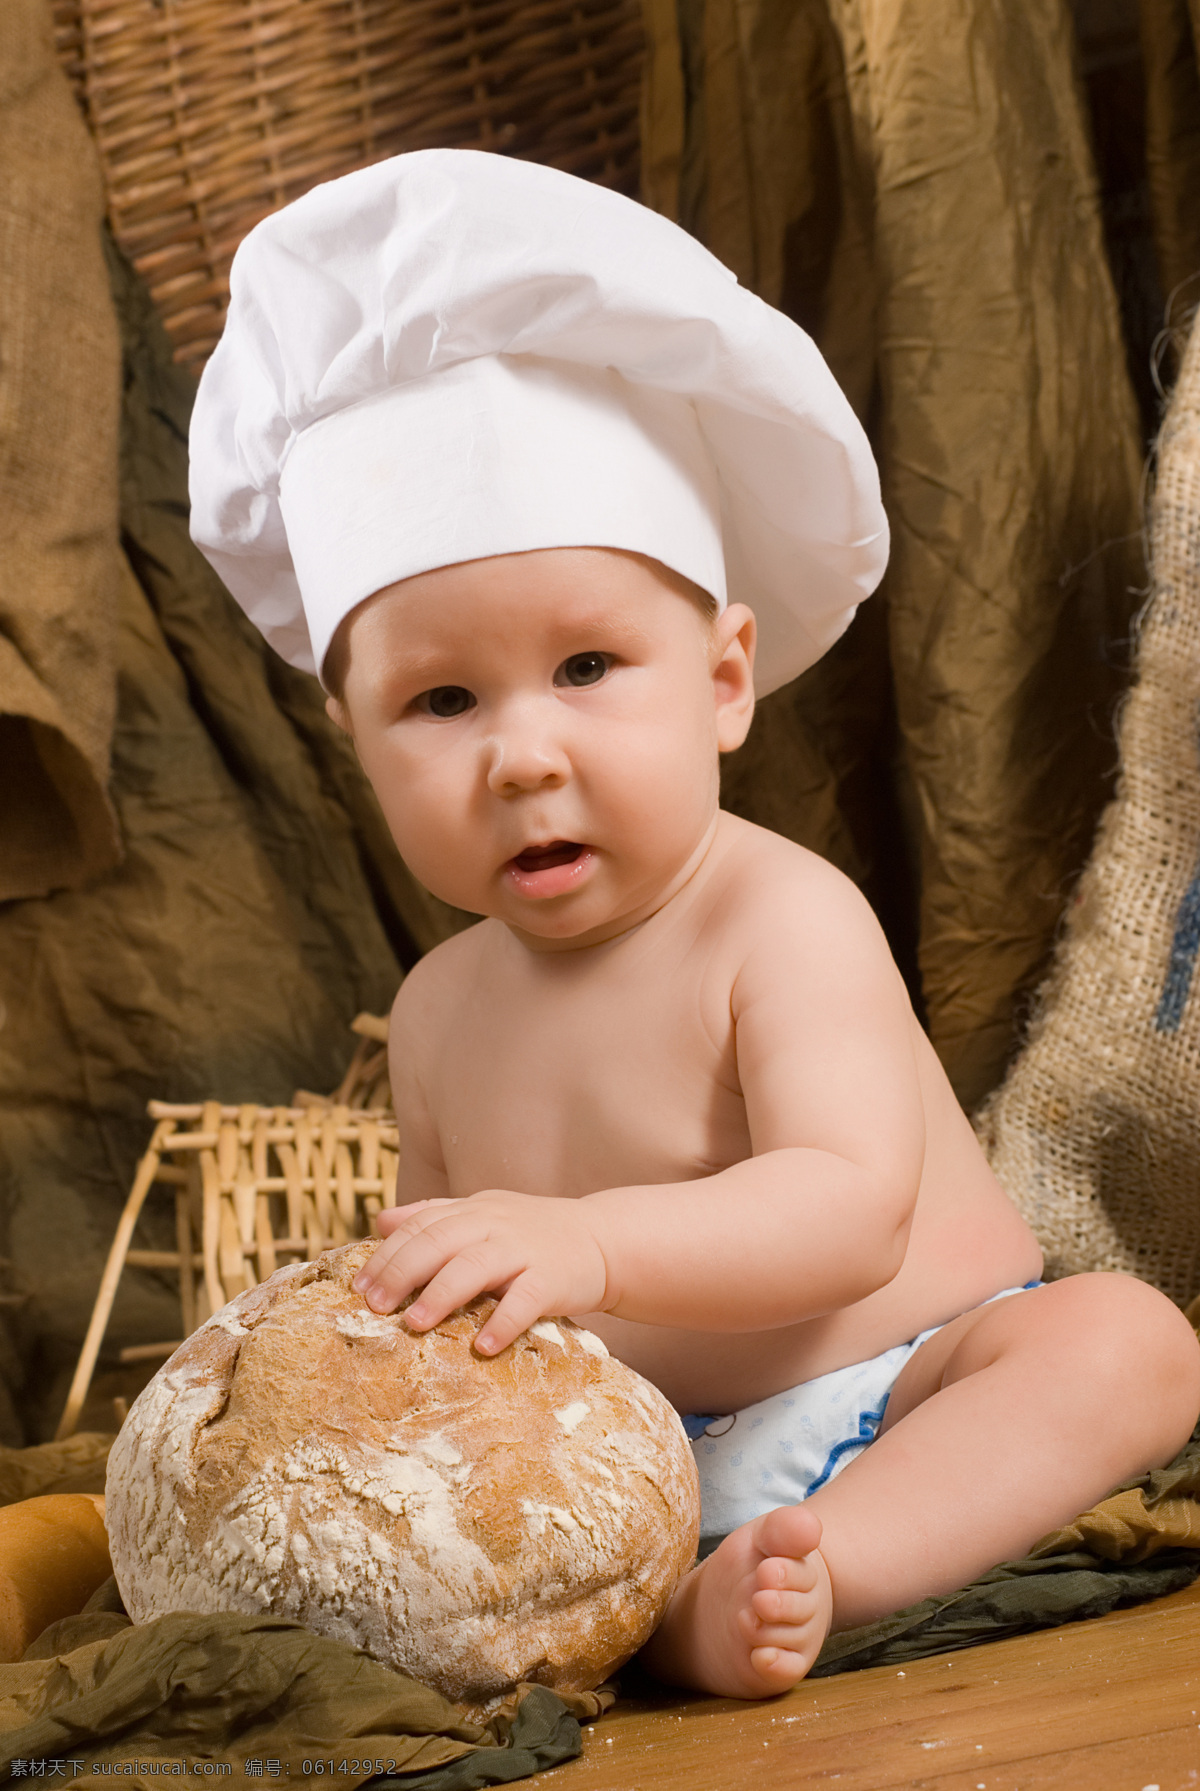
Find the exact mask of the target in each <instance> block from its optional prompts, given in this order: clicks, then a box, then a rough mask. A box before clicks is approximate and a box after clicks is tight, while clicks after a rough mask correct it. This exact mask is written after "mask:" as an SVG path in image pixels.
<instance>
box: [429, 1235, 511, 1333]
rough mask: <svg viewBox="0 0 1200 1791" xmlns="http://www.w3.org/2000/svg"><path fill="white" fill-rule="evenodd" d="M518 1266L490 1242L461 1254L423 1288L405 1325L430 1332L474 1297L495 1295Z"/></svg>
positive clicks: (480, 1244)
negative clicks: (485, 1294)
mask: <svg viewBox="0 0 1200 1791" xmlns="http://www.w3.org/2000/svg"><path fill="white" fill-rule="evenodd" d="M518 1266H519V1265H517V1264H514V1263H513V1261H512V1260H511V1257H510V1256H509V1255H508V1253H507V1252H501V1250H500V1249H499V1248H498V1247H497V1246H496V1245H495V1244H494V1243H491V1242H483V1243H478V1244H472V1245H470V1246H468V1247H467V1248H465V1249H463V1250H460V1251H459V1252H458V1253H457V1254H456V1255H455V1256H453V1257H451V1259H450V1261H449V1262H447V1263H445V1264H444V1266H443V1267H442V1268H441V1269H439V1271H438V1273H437V1274H436V1275H434V1276H433V1278H432V1280H430V1281H429V1282H427V1284H426V1285H425V1286H424V1287H423V1288H422V1290H421V1297H420V1298H419V1299H418V1300H415V1301H414V1302H413V1304H412V1305H411V1306H410V1307H409V1308H408V1310H407V1311H406V1312H405V1314H404V1319H405V1323H406V1324H408V1325H411V1327H412V1329H413V1330H414V1331H428V1330H432V1328H433V1326H434V1325H436V1324H440V1323H441V1321H442V1319H444V1318H447V1317H449V1315H450V1313H452V1312H456V1311H457V1310H458V1308H459V1307H460V1306H465V1305H466V1304H467V1302H468V1301H469V1300H473V1299H474V1298H475V1297H476V1295H477V1294H482V1293H495V1292H497V1291H498V1290H499V1289H500V1288H502V1287H504V1286H506V1285H507V1283H508V1282H509V1281H510V1280H511V1279H512V1276H513V1274H514V1273H515V1272H516V1268H517V1267H518ZM513 1335H514V1336H515V1335H516V1333H515V1332H514V1333H513Z"/></svg>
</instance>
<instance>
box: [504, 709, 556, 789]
mask: <svg viewBox="0 0 1200 1791" xmlns="http://www.w3.org/2000/svg"><path fill="white" fill-rule="evenodd" d="M553 723H554V718H553V717H551V716H544V715H541V714H539V713H538V712H537V708H535V707H531V708H530V709H524V710H522V711H521V712H519V713H517V714H510V715H509V716H507V717H505V721H504V724H503V725H502V726H500V727H498V728H497V729H496V731H495V733H494V734H493V735H492V736H491V738H490V739H489V742H488V747H489V758H488V788H489V789H490V790H491V791H492V794H493V795H496V796H506V795H516V794H521V793H523V792H525V791H528V790H542V789H553V788H555V787H556V786H557V785H559V784H563V783H565V782H566V780H567V778H568V777H569V776H570V770H571V766H570V759H569V758H568V756H567V753H566V750H565V746H564V743H563V741H562V739H561V736H560V734H559V731H558V729H557V728H555V726H554V725H553Z"/></svg>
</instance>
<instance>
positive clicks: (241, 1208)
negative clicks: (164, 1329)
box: [57, 1046, 399, 1437]
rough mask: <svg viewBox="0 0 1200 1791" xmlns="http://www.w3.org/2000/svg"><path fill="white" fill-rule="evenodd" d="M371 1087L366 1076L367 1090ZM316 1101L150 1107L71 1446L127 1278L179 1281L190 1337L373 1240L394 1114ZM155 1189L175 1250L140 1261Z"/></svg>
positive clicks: (392, 1148) (67, 1430)
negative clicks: (275, 1280)
mask: <svg viewBox="0 0 1200 1791" xmlns="http://www.w3.org/2000/svg"><path fill="white" fill-rule="evenodd" d="M375 1049H378V1047H377V1046H376V1047H375ZM356 1062H358V1059H356ZM362 1080H363V1079H362V1076H361V1064H360V1073H359V1076H358V1081H359V1084H360V1087H361V1084H362ZM339 1092H340V1091H339ZM310 1100H311V1103H312V1104H311V1105H308V1106H303V1107H262V1106H258V1105H255V1104H254V1103H251V1102H248V1103H246V1104H244V1105H242V1106H239V1107H227V1106H222V1105H221V1103H220V1102H218V1101H205V1102H202V1103H197V1104H196V1105H194V1106H175V1105H171V1104H168V1103H165V1102H162V1101H151V1102H150V1107H149V1112H150V1117H151V1119H153V1120H154V1121H155V1122H156V1123H155V1127H154V1133H153V1136H152V1137H151V1140H150V1146H149V1149H148V1150H147V1152H146V1154H145V1156H144V1157H143V1158H142V1160H141V1162H140V1163H139V1164H138V1169H137V1175H136V1176H135V1178H134V1183H133V1187H132V1189H131V1190H130V1194H129V1199H128V1200H127V1201H126V1203H125V1210H124V1212H123V1213H122V1215H121V1221H120V1224H119V1225H118V1227H117V1234H116V1236H115V1238H114V1239H113V1243H112V1248H111V1250H110V1251H109V1255H108V1262H107V1264H106V1265H105V1270H104V1276H103V1279H102V1281H101V1283H100V1291H99V1293H98V1295H97V1298H96V1304H95V1307H94V1308H93V1311H92V1316H91V1321H90V1323H89V1325H88V1331H87V1336H86V1337H85V1339H84V1344H83V1349H82V1351H81V1353H80V1357H79V1364H78V1367H77V1368H76V1371H75V1378H74V1380H73V1382H72V1384H71V1391H70V1393H69V1395H68V1398H67V1404H66V1409H65V1410H64V1412H63V1416H62V1421H61V1423H60V1424H59V1428H58V1433H57V1434H58V1435H59V1436H60V1437H64V1436H70V1434H71V1432H72V1431H73V1430H74V1428H75V1425H76V1423H77V1422H78V1419H79V1414H80V1412H81V1410H82V1409H83V1403H84V1400H85V1399H86V1398H87V1393H88V1388H89V1386H90V1385H91V1379H92V1374H93V1372H94V1370H95V1366H96V1358H97V1356H98V1354H99V1351H100V1346H101V1344H102V1342H103V1340H104V1333H105V1330H106V1329H107V1326H108V1319H109V1315H110V1313H111V1311H112V1305H113V1300H114V1299H115V1297H116V1292H117V1286H118V1284H119V1282H120V1279H121V1275H122V1273H123V1272H124V1270H125V1269H126V1268H145V1269H174V1270H175V1271H176V1272H177V1273H178V1275H179V1304H180V1316H181V1318H182V1321H183V1332H184V1335H185V1336H187V1335H190V1333H191V1332H192V1331H193V1330H194V1329H195V1327H196V1326H197V1325H199V1324H203V1323H204V1321H205V1319H206V1318H208V1317H209V1316H210V1315H211V1314H212V1313H213V1312H216V1311H219V1309H220V1308H221V1307H222V1306H224V1305H225V1303H226V1302H227V1301H228V1300H231V1299H233V1298H234V1296H235V1295H236V1294H239V1293H241V1292H242V1291H243V1290H244V1289H245V1288H248V1287H255V1286H257V1284H258V1283H259V1282H260V1281H265V1280H266V1278H267V1276H268V1275H273V1274H274V1273H275V1270H276V1269H277V1268H282V1267H283V1266H284V1264H286V1263H289V1262H299V1261H308V1262H311V1261H313V1260H314V1259H315V1258H316V1257H318V1256H319V1255H320V1254H321V1252H322V1251H323V1250H328V1249H329V1248H331V1246H334V1245H337V1244H346V1243H349V1242H351V1241H352V1240H353V1239H354V1238H361V1237H367V1236H369V1235H370V1234H371V1232H372V1231H373V1230H374V1220H375V1219H376V1217H377V1216H378V1214H379V1213H380V1212H381V1211H382V1209H383V1208H384V1207H386V1206H393V1205H394V1204H395V1200H396V1172H397V1166H398V1162H399V1145H398V1139H397V1135H396V1125H395V1119H394V1117H393V1115H392V1113H391V1112H390V1111H381V1110H378V1109H376V1110H370V1109H366V1110H363V1109H359V1110H357V1111H355V1110H354V1109H352V1108H350V1107H349V1106H347V1105H345V1104H344V1103H342V1102H330V1101H326V1102H319V1101H318V1099H317V1097H315V1096H313V1097H310ZM156 1188H159V1189H163V1190H166V1191H169V1192H170V1193H172V1194H173V1195H174V1203H175V1249H174V1250H139V1249H132V1248H131V1247H130V1246H131V1242H132V1239H133V1235H134V1230H135V1227H136V1225H137V1222H138V1219H139V1217H140V1215H141V1211H142V1208H143V1206H144V1205H145V1203H146V1200H147V1197H148V1196H149V1195H150V1194H151V1193H152V1192H153V1191H154V1190H155V1189H156ZM179 1342H180V1339H178V1338H176V1339H173V1340H172V1341H170V1342H168V1343H160V1344H158V1343H152V1344H140V1345H136V1346H135V1347H134V1348H132V1349H127V1350H123V1351H122V1352H121V1360H122V1361H123V1362H133V1361H139V1360H152V1359H155V1358H160V1357H163V1356H168V1355H170V1354H171V1353H172V1352H173V1351H174V1350H175V1349H176V1348H177V1347H178V1344H179Z"/></svg>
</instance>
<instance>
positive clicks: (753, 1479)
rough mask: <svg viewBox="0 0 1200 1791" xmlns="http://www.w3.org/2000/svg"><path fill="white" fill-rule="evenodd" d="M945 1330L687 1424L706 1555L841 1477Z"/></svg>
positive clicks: (1001, 1296)
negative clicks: (915, 1360)
mask: <svg viewBox="0 0 1200 1791" xmlns="http://www.w3.org/2000/svg"><path fill="white" fill-rule="evenodd" d="M1040 1285H1041V1283H1040V1282H1037V1281H1030V1282H1028V1283H1027V1284H1026V1286H1025V1287H1006V1288H1004V1289H1003V1291H1002V1292H1000V1293H997V1294H993V1295H992V1296H991V1300H1005V1299H1008V1298H1009V1297H1010V1296H1011V1295H1012V1294H1019V1293H1025V1292H1027V1291H1028V1289H1029V1288H1033V1287H1038V1286H1040ZM991 1300H984V1301H983V1302H982V1304H983V1305H985V1306H987V1305H990V1304H991ZM946 1322H947V1323H949V1322H950V1321H949V1320H947V1321H946ZM943 1328H944V1327H943V1326H942V1325H933V1326H932V1327H931V1328H930V1329H929V1330H928V1331H922V1332H921V1333H920V1335H919V1336H916V1337H914V1338H913V1339H912V1340H911V1342H909V1343H897V1344H895V1345H894V1346H893V1347H892V1348H891V1349H885V1350H884V1352H883V1354H882V1355H880V1356H875V1357H873V1358H872V1359H871V1360H870V1361H869V1362H855V1363H853V1364H852V1365H851V1366H850V1367H849V1368H837V1369H835V1370H834V1371H833V1373H832V1374H821V1375H818V1376H817V1378H816V1380H812V1381H802V1382H801V1384H800V1385H799V1386H798V1387H790V1388H789V1389H788V1390H787V1391H786V1392H785V1393H773V1394H772V1395H771V1397H770V1398H769V1399H761V1400H759V1402H758V1404H757V1405H749V1406H746V1407H745V1409H744V1410H742V1411H740V1412H731V1413H729V1414H728V1415H727V1416H725V1417H712V1416H707V1415H706V1416H689V1417H685V1418H684V1420H683V1427H684V1429H685V1430H686V1431H687V1434H688V1437H689V1439H690V1440H691V1444H692V1454H693V1455H694V1456H695V1458H696V1467H697V1469H698V1470H699V1473H700V1531H701V1538H702V1543H705V1542H706V1543H708V1545H709V1547H712V1546H713V1544H714V1542H715V1541H716V1540H717V1539H719V1538H720V1537H722V1536H727V1535H728V1534H729V1532H730V1531H731V1530H736V1529H737V1527H738V1525H739V1524H744V1523H749V1521H750V1520H751V1519H752V1518H755V1517H761V1516H762V1514H763V1513H764V1512H766V1511H774V1509H775V1507H776V1506H777V1505H799V1504H800V1503H801V1502H802V1501H803V1500H804V1499H807V1498H808V1497H809V1495H810V1494H812V1493H815V1492H817V1491H818V1490H819V1488H821V1487H822V1486H824V1485H825V1484H826V1482H827V1481H830V1480H832V1479H833V1478H834V1476H835V1475H837V1474H840V1473H841V1471H842V1469H843V1468H845V1467H847V1466H848V1465H849V1464H850V1462H852V1461H853V1460H854V1457H855V1456H856V1455H861V1454H862V1451H863V1450H864V1449H865V1448H866V1447H867V1444H868V1443H873V1442H874V1441H875V1437H876V1435H877V1434H878V1431H879V1426H880V1424H881V1423H882V1421H883V1414H884V1411H885V1410H886V1408H887V1402H888V1397H889V1395H890V1393H891V1391H892V1388H893V1387H894V1386H895V1384H896V1381H897V1379H898V1377H899V1374H900V1370H901V1369H902V1368H903V1367H904V1364H905V1363H906V1362H907V1361H908V1359H909V1357H910V1356H911V1355H912V1354H913V1353H914V1351H916V1350H918V1349H920V1347H921V1345H922V1344H923V1343H926V1342H928V1340H929V1338H930V1337H933V1336H936V1334H937V1333H938V1332H939V1331H940V1330H942V1329H943ZM701 1552H702V1553H704V1552H705V1550H704V1548H703V1547H702V1549H701Z"/></svg>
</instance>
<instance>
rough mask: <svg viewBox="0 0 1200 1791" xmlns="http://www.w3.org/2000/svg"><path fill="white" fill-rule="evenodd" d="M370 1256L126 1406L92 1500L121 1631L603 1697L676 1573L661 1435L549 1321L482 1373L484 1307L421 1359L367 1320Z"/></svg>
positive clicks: (676, 1496)
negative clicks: (275, 1640) (234, 1624)
mask: <svg viewBox="0 0 1200 1791" xmlns="http://www.w3.org/2000/svg"><path fill="white" fill-rule="evenodd" d="M374 1247H375V1246H374V1243H373V1242H371V1241H367V1242H364V1243H358V1244H351V1245H349V1246H347V1247H345V1248H343V1249H340V1250H331V1251H328V1252H327V1253H326V1254H325V1255H324V1256H322V1257H319V1258H318V1259H317V1260H316V1261H315V1262H313V1263H298V1264H293V1265H291V1266H289V1267H288V1268H284V1269H280V1270H279V1271H278V1272H277V1273H276V1274H274V1275H272V1276H271V1278H270V1279H269V1280H268V1281H266V1282H264V1283H263V1284H262V1285H261V1286H260V1287H256V1288H252V1289H251V1290H249V1291H248V1292H247V1293H243V1294H241V1295H239V1296H238V1298H237V1299H235V1300H233V1301H232V1302H231V1303H230V1304H229V1305H228V1306H226V1307H225V1308H224V1309H223V1310H222V1311H221V1312H219V1313H217V1314H216V1315H215V1316H214V1317H213V1318H212V1319H210V1320H209V1321H208V1323H207V1324H206V1325H204V1326H203V1327H202V1328H201V1329H200V1330H199V1331H197V1332H196V1333H195V1334H194V1335H193V1336H192V1337H190V1338H189V1339H188V1341H187V1342H186V1343H185V1344H184V1345H183V1346H182V1348H180V1349H179V1350H177V1351H176V1352H175V1354H174V1356H172V1358H171V1359H170V1361H169V1362H168V1363H167V1364H166V1365H165V1367H164V1368H163V1369H161V1370H160V1372H159V1373H158V1375H157V1376H156V1377H155V1379H154V1380H153V1381H152V1382H151V1383H150V1385H149V1386H148V1387H147V1388H146V1389H145V1391H144V1392H143V1393H142V1394H141V1395H140V1397H139V1398H138V1399H137V1400H136V1401H135V1403H134V1405H133V1407H132V1409H131V1410H130V1413H129V1416H128V1418H127V1419H126V1421H125V1424H124V1426H123V1428H122V1430H121V1433H120V1435H119V1437H118V1439H117V1442H116V1444H115V1445H114V1448H113V1451H112V1454H111V1456H110V1458H109V1467H108V1484H107V1517H108V1525H109V1536H110V1542H111V1547H112V1558H113V1569H114V1572H115V1573H116V1576H117V1583H118V1585H119V1587H120V1590H121V1595H122V1597H123V1598H124V1601H125V1605H126V1608H127V1609H128V1611H129V1613H130V1615H131V1616H132V1617H133V1619H134V1621H135V1622H143V1621H145V1620H147V1619H148V1618H150V1617H154V1616H158V1615H161V1614H162V1613H164V1612H167V1611H218V1610H225V1611H246V1612H260V1611H262V1612H271V1613H273V1614H275V1615H277V1616H282V1617H289V1618H292V1619H294V1620H296V1621H298V1622H300V1623H303V1624H305V1625H306V1626H307V1627H308V1628H310V1629H312V1630H315V1631H317V1632H318V1633H320V1634H322V1635H329V1636H336V1637H340V1638H341V1639H343V1640H345V1641H347V1642H351V1643H354V1644H355V1645H357V1646H359V1647H361V1648H363V1649H365V1650H366V1651H367V1652H368V1653H369V1654H372V1655H373V1656H375V1658H376V1659H378V1660H382V1661H385V1662H387V1663H389V1664H390V1665H392V1666H394V1667H396V1668H398V1669H399V1670H400V1671H402V1672H407V1673H410V1674H412V1675H413V1677H415V1678H417V1679H420V1680H423V1681H424V1682H425V1683H426V1684H429V1685H432V1686H434V1687H436V1689H437V1690H439V1691H441V1692H442V1693H443V1694H444V1695H446V1696H447V1697H450V1698H453V1699H457V1700H459V1701H461V1702H465V1703H469V1704H479V1703H481V1702H485V1701H486V1700H488V1699H489V1698H492V1697H495V1696H497V1695H499V1694H502V1693H504V1692H505V1691H507V1690H508V1689H510V1688H511V1687H512V1686H513V1685H515V1684H517V1683H518V1682H519V1681H521V1680H533V1681H536V1682H539V1683H542V1684H545V1685H549V1686H553V1687H558V1688H559V1689H562V1690H586V1689H588V1688H590V1687H592V1686H595V1685H597V1684H599V1683H600V1681H601V1680H602V1679H604V1678H605V1677H606V1676H607V1675H608V1674H609V1673H611V1672H612V1671H613V1670H614V1669H615V1668H616V1667H617V1666H619V1665H620V1664H621V1662H622V1661H624V1660H627V1659H628V1658H629V1656H630V1655H631V1654H633V1653H634V1652H636V1650H637V1649H638V1648H639V1647H640V1646H641V1645H642V1643H643V1642H644V1641H645V1640H646V1638H647V1636H648V1635H649V1634H650V1632H651V1630H652V1629H653V1628H654V1626H655V1624H656V1623H657V1622H658V1620H659V1618H660V1616H661V1614H662V1612H663V1610H664V1609H665V1606H666V1603H667V1600H668V1599H669V1597H670V1594H671V1592H672V1590H673V1588H674V1586H675V1584H676V1582H677V1580H678V1579H679V1577H680V1575H681V1574H682V1573H683V1572H684V1571H685V1570H686V1569H687V1567H688V1566H689V1565H690V1563H691V1561H692V1559H693V1557H694V1554H695V1549H696V1542H697V1537H698V1531H699V1494H698V1489H697V1483H696V1470H695V1465H694V1463H693V1461H692V1457H691V1452H690V1450H689V1449H688V1446H687V1442H686V1439H685V1437H684V1434H683V1428H682V1426H681V1424H680V1422H679V1418H678V1416H677V1415H676V1413H675V1412H674V1410H673V1409H672V1408H671V1406H670V1405H669V1404H668V1403H667V1401H666V1400H665V1399H664V1398H663V1396H662V1395H661V1394H660V1393H659V1392H658V1390H657V1389H656V1388H655V1387H653V1386H651V1385H650V1384H649V1382H647V1381H645V1380H643V1379H642V1378H641V1376H640V1375H637V1374H635V1373H634V1371H633V1370H632V1369H630V1368H627V1367H626V1366H625V1365H624V1364H623V1363H621V1362H618V1361H617V1360H616V1359H615V1358H614V1357H612V1356H610V1355H609V1354H608V1352H607V1350H606V1349H605V1347H604V1345H603V1344H602V1343H601V1342H600V1340H599V1339H598V1338H596V1337H594V1336H592V1335H591V1333H590V1332H588V1331H585V1330H583V1329H582V1328H581V1327H579V1326H578V1325H575V1324H572V1323H571V1322H570V1320H567V1319H554V1320H542V1321H541V1322H539V1323H538V1324H536V1325H534V1326H533V1327H532V1328H531V1329H530V1331H528V1332H527V1333H526V1334H525V1335H524V1336H523V1337H521V1338H519V1339H518V1340H517V1341H516V1342H515V1343H514V1344H512V1345H511V1346H510V1347H509V1348H508V1349H506V1350H504V1351H503V1352H502V1353H501V1354H500V1355H499V1356H498V1357H495V1358H487V1357H483V1356H480V1355H479V1354H478V1353H477V1352H476V1351H474V1350H473V1349H472V1347H471V1344H472V1339H473V1338H474V1337H475V1335H476V1333H477V1332H478V1330H479V1328H480V1326H481V1325H482V1323H483V1322H484V1319H485V1318H486V1316H487V1314H488V1312H489V1311H490V1310H491V1309H492V1308H493V1306H494V1305H495V1302H494V1301H493V1300H491V1299H486V1298H485V1299H480V1300H476V1301H473V1302H472V1304H471V1305H470V1306H468V1307H465V1308H463V1309H462V1310H461V1311H459V1312H457V1313H454V1314H452V1315H451V1317H450V1318H448V1319H446V1320H445V1321H444V1322H443V1323H442V1324H440V1325H438V1326H437V1327H436V1329H435V1330H433V1331H430V1332H426V1333H424V1334H418V1333H415V1332H412V1331H409V1329H408V1328H407V1326H406V1325H405V1323H404V1320H403V1316H402V1314H399V1313H393V1314H389V1315H388V1316H386V1317H381V1316H379V1315H377V1314H376V1313H373V1312H371V1311H370V1310H369V1308H368V1307H367V1306H366V1304H365V1303H364V1301H363V1300H362V1298H361V1297H360V1296H359V1295H357V1294H355V1293H354V1292H353V1291H352V1288H351V1285H350V1283H351V1281H352V1280H353V1277H354V1275H355V1274H356V1273H357V1272H358V1269H359V1267H360V1266H361V1264H362V1263H363V1262H364V1261H365V1260H366V1258H367V1257H368V1256H369V1255H370V1253H371V1251H372V1250H373V1249H374Z"/></svg>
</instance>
